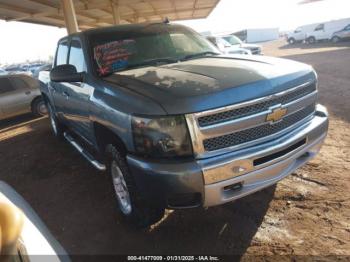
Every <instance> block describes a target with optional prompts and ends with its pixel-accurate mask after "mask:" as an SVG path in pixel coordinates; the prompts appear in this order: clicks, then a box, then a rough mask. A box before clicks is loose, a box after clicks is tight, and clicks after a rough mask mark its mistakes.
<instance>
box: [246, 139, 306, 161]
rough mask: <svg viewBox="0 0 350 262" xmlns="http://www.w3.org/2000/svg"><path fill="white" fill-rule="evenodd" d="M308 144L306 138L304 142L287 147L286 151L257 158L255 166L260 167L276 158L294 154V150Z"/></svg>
mask: <svg viewBox="0 0 350 262" xmlns="http://www.w3.org/2000/svg"><path fill="white" fill-rule="evenodd" d="M305 143H306V138H304V139H303V140H301V141H299V142H297V143H295V144H293V145H291V146H290V147H287V148H286V149H283V150H281V151H278V152H276V153H273V154H270V155H267V156H264V157H261V158H257V159H255V160H254V161H253V164H254V166H258V165H262V164H265V163H267V162H270V161H272V160H274V159H276V158H279V157H282V156H284V155H287V154H288V153H290V152H293V151H294V150H296V149H298V148H299V147H301V146H303V145H305Z"/></svg>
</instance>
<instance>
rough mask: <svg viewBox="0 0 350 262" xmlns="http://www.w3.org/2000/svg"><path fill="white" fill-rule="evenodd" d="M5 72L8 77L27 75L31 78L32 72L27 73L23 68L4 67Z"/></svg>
mask: <svg viewBox="0 0 350 262" xmlns="http://www.w3.org/2000/svg"><path fill="white" fill-rule="evenodd" d="M6 71H7V73H8V74H9V75H18V74H22V75H27V76H32V72H30V71H28V70H27V68H26V67H25V66H18V65H17V66H9V67H6Z"/></svg>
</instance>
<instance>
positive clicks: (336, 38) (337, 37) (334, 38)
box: [331, 36, 340, 43]
mask: <svg viewBox="0 0 350 262" xmlns="http://www.w3.org/2000/svg"><path fill="white" fill-rule="evenodd" d="M331 41H332V43H338V42H340V37H339V36H333V37H332V39H331Z"/></svg>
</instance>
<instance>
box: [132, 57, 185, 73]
mask: <svg viewBox="0 0 350 262" xmlns="http://www.w3.org/2000/svg"><path fill="white" fill-rule="evenodd" d="M178 61H179V60H177V59H173V58H155V59H150V60H145V61H142V62H140V63H136V64H131V65H129V66H128V67H126V68H125V70H128V69H132V68H137V67H142V66H149V65H160V64H171V63H177V62H178Z"/></svg>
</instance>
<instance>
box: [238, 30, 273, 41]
mask: <svg viewBox="0 0 350 262" xmlns="http://www.w3.org/2000/svg"><path fill="white" fill-rule="evenodd" d="M232 35H235V36H237V37H239V38H240V39H241V40H242V41H244V42H246V43H256V42H265V41H272V40H276V39H278V38H279V30H278V28H258V29H245V30H241V31H238V32H235V33H232Z"/></svg>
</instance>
